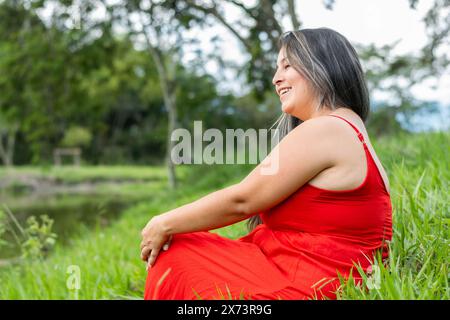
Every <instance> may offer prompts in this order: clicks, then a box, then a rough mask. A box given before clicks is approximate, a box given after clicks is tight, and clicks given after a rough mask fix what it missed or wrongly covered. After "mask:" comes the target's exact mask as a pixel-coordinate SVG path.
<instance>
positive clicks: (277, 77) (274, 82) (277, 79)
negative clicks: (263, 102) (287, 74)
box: [272, 71, 281, 86]
mask: <svg viewBox="0 0 450 320" xmlns="http://www.w3.org/2000/svg"><path fill="white" fill-rule="evenodd" d="M280 78H281V77H280V75H279V73H278V71H276V72H275V74H274V76H273V78H272V84H273V85H274V86H276V85H277V83H279V82H281V79H280Z"/></svg>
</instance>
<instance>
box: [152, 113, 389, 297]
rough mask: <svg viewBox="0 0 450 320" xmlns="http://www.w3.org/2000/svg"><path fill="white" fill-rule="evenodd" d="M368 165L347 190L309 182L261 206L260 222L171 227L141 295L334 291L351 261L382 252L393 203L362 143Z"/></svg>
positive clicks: (366, 262) (365, 263) (367, 261)
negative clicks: (229, 233)
mask: <svg viewBox="0 0 450 320" xmlns="http://www.w3.org/2000/svg"><path fill="white" fill-rule="evenodd" d="M336 117H338V118H341V117H339V116H336ZM341 119H343V120H344V121H346V122H347V123H349V124H350V125H351V126H352V128H353V129H354V130H355V131H356V132H357V133H358V138H359V139H360V141H361V142H362V144H363V146H364V150H365V152H366V161H367V168H368V169H367V173H366V178H365V180H364V182H363V183H362V184H361V185H360V186H359V187H357V188H354V189H351V190H338V191H333V190H325V189H321V188H317V187H314V186H312V185H310V184H308V183H306V184H305V185H303V186H302V187H301V188H299V189H298V190H297V191H296V192H294V193H293V194H291V195H290V196H289V197H288V198H287V199H285V200H284V201H282V202H281V203H279V204H278V205H276V206H275V207H273V208H271V209H269V210H267V211H264V212H261V213H260V217H261V218H262V221H263V224H260V225H258V226H257V227H256V228H255V229H253V230H252V231H251V232H250V233H249V234H247V235H245V236H243V237H241V238H239V239H236V240H232V239H228V238H225V237H222V236H220V235H217V234H215V233H211V232H209V231H202V232H193V233H185V234H176V235H174V236H173V239H172V244H171V246H170V248H169V250H168V251H161V252H160V254H159V256H158V258H157V259H156V263H155V264H154V266H153V267H152V268H151V269H150V270H149V272H148V276H147V281H146V286H145V293H144V298H145V299H158V300H159V299H170V300H173V299H177V300H187V299H189V300H190V299H200V298H201V299H228V298H229V297H231V298H232V299H240V298H241V299H252V300H257V299H283V300H293V299H311V298H318V299H323V298H331V299H335V298H336V295H335V293H334V292H335V291H336V290H337V289H338V287H339V285H340V282H339V279H338V275H337V272H339V273H340V274H341V275H342V276H343V277H347V276H348V275H349V273H350V271H351V270H352V276H353V277H354V278H355V280H356V282H360V281H361V276H360V274H359V272H358V271H357V269H356V267H355V264H359V265H360V266H361V267H362V269H363V270H365V271H366V272H367V271H369V270H370V269H371V264H372V262H373V255H374V253H375V252H376V251H378V250H379V251H380V252H381V253H382V257H383V258H384V259H386V258H387V256H388V243H389V241H390V240H391V238H392V206H391V199H390V195H389V193H388V191H387V189H386V187H385V185H384V182H383V179H382V177H381V174H380V172H379V170H378V168H377V166H376V163H375V161H374V160H373V158H372V155H371V153H370V151H369V149H368V147H367V145H366V144H365V141H364V138H363V135H362V134H361V133H360V132H359V131H358V129H357V128H356V127H355V126H354V125H352V124H351V123H350V122H349V121H347V120H345V119H344V118H341Z"/></svg>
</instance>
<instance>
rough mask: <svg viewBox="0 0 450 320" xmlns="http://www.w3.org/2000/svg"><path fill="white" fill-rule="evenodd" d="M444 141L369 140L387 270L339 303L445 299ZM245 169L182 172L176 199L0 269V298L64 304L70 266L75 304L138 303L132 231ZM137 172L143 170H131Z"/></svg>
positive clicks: (348, 289)
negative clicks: (380, 184) (387, 205)
mask: <svg viewBox="0 0 450 320" xmlns="http://www.w3.org/2000/svg"><path fill="white" fill-rule="evenodd" d="M449 141H450V134H449V133H445V134H444V133H429V134H419V135H414V136H400V137H395V138H390V139H384V140H380V141H372V143H373V144H374V148H375V150H376V151H377V154H378V156H379V158H380V160H381V161H382V163H383V165H384V167H385V168H386V171H387V173H388V175H389V178H390V182H391V194H392V202H393V209H394V212H393V225H394V235H393V241H392V243H391V255H390V260H389V266H388V268H383V267H382V266H380V270H381V272H380V279H381V282H380V287H379V288H378V289H377V288H375V289H371V290H361V289H360V288H358V287H355V286H353V285H350V284H348V285H344V286H343V291H342V294H341V295H340V296H339V297H338V298H339V299H445V300H448V299H450V290H449V281H448V280H449V275H450V274H449V268H448V261H449V245H450V243H449V223H450V215H449V210H448V203H449V199H448V194H449V192H448V181H449V169H448V163H449V155H448V145H449ZM91 169H92V170H93V171H94V170H95V168H89V170H91ZM250 169H251V166H238V165H234V166H230V165H229V166H227V165H224V166H211V167H208V166H202V167H200V166H186V167H184V168H182V170H186V171H185V172H186V174H185V176H183V179H182V184H181V186H180V189H179V190H178V191H177V192H174V193H170V192H169V191H167V190H166V188H165V187H162V186H160V187H159V188H155V189H154V190H153V193H152V195H151V197H150V198H149V200H148V201H146V202H141V203H139V204H137V205H136V206H134V207H132V208H131V209H128V210H127V211H126V212H124V214H123V215H121V218H120V219H119V220H117V221H115V222H114V223H113V224H111V225H110V226H109V227H107V228H106V229H102V228H100V227H97V228H95V229H94V230H92V229H84V228H80V231H79V233H78V234H77V236H75V237H73V239H71V241H70V245H66V246H62V245H56V248H55V250H54V252H53V253H52V255H51V256H50V257H49V258H47V259H46V260H44V261H34V262H31V263H22V264H18V265H13V266H8V267H3V268H1V269H0V299H71V298H73V297H74V295H73V292H70V291H69V290H68V289H67V287H66V281H67V279H68V277H69V274H68V273H67V268H68V267H69V266H70V265H76V266H79V268H80V275H81V289H80V290H79V293H78V298H79V299H142V296H143V289H144V282H145V276H146V272H145V265H144V264H143V263H142V262H141V261H140V259H139V243H140V231H141V229H142V228H143V226H144V225H145V224H146V223H147V221H148V220H149V219H150V218H151V216H153V215H156V214H159V213H163V212H165V211H167V210H170V209H172V208H174V207H177V206H179V205H182V204H184V203H188V202H190V201H193V200H196V199H198V198H200V197H201V196H203V195H206V194H207V193H209V192H212V191H215V190H217V189H218V188H221V187H224V186H226V185H230V184H232V183H235V182H237V181H239V180H240V179H242V178H243V177H244V176H245V175H246V174H247V173H248V172H249V171H250ZM30 170H31V171H33V170H32V168H30ZM104 170H105V173H104V174H105V175H106V176H110V175H109V173H107V171H108V170H107V169H106V168H105V169H104ZM129 170H130V172H131V171H133V170H134V169H129ZM140 170H147V169H144V168H136V172H140ZM160 170H161V169H160ZM149 171H151V169H149ZM115 174H117V173H114V174H111V175H115ZM141 175H142V174H141ZM73 176H77V173H76V172H73ZM214 232H217V233H219V234H221V235H223V236H226V237H229V238H237V237H239V236H241V235H244V234H246V232H247V231H246V229H245V222H240V223H238V224H235V225H231V226H228V227H226V228H221V229H218V230H214Z"/></svg>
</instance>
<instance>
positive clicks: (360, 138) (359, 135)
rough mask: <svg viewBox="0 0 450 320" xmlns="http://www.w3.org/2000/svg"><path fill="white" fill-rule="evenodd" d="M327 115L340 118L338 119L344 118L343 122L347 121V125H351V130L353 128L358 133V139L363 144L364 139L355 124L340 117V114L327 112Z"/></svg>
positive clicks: (364, 142)
mask: <svg viewBox="0 0 450 320" xmlns="http://www.w3.org/2000/svg"><path fill="white" fill-rule="evenodd" d="M329 116H331V117H336V118H340V119H342V120H344V121H345V122H347V123H348V124H349V125H351V126H352V128H353V130H355V131H356V133H357V134H358V139H359V140H360V141H361V142H362V143H363V144H364V145H365V144H366V141H364V136H363V135H362V133H361V132H360V131H359V130H358V128H356V126H355V125H353V124H352V123H351V122H350V121H348V120H346V119H344V118H342V117H340V116H337V115H334V114H329Z"/></svg>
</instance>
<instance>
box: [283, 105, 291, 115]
mask: <svg viewBox="0 0 450 320" xmlns="http://www.w3.org/2000/svg"><path fill="white" fill-rule="evenodd" d="M281 111H283V112H284V113H289V114H290V113H291V112H292V107H291V106H290V105H289V104H287V103H283V104H281Z"/></svg>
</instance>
